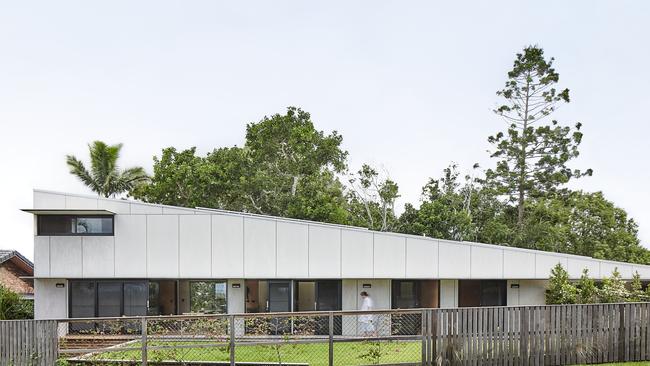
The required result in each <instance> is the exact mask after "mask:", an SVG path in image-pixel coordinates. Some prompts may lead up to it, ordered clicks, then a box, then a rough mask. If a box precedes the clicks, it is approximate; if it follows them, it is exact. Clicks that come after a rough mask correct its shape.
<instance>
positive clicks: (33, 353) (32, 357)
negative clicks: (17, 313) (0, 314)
mask: <svg viewBox="0 0 650 366" xmlns="http://www.w3.org/2000/svg"><path fill="white" fill-rule="evenodd" d="M57 343H58V336H57V322H56V321H55V320H4V321H0V365H2V366H18V365H25V366H37V365H38V366H40V365H42V366H52V365H54V364H55V363H56V359H57V355H58V352H57Z"/></svg>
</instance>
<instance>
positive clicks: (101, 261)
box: [81, 236, 115, 278]
mask: <svg viewBox="0 0 650 366" xmlns="http://www.w3.org/2000/svg"><path fill="white" fill-rule="evenodd" d="M81 245H82V252H83V276H84V277H85V278H101V277H114V276H115V237H113V236H84V237H83V240H82V241H81Z"/></svg>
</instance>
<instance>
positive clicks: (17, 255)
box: [0, 249, 34, 271]
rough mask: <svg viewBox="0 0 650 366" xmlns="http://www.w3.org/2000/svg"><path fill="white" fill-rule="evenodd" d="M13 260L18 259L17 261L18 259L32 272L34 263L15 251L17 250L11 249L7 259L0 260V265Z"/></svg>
mask: <svg viewBox="0 0 650 366" xmlns="http://www.w3.org/2000/svg"><path fill="white" fill-rule="evenodd" d="M13 258H18V259H20V261H22V262H23V263H25V264H26V265H27V266H28V267H29V268H31V269H32V271H33V270H34V263H33V262H32V261H30V260H29V259H28V258H27V257H25V256H24V255H22V254H20V252H19V251H17V250H13V249H11V254H10V255H9V256H8V257H6V258H5V259H2V260H0V264H1V263H4V262H7V261H9V260H12V259H13Z"/></svg>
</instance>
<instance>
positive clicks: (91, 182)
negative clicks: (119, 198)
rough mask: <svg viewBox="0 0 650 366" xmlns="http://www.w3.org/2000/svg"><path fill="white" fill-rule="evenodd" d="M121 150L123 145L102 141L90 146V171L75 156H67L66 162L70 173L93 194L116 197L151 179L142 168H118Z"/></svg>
mask: <svg viewBox="0 0 650 366" xmlns="http://www.w3.org/2000/svg"><path fill="white" fill-rule="evenodd" d="M121 149H122V144H116V145H107V144H106V143H104V142H102V141H94V142H92V143H91V144H89V145H88V150H89V152H90V170H88V169H87V168H86V166H85V165H84V163H83V162H81V161H80V160H79V159H77V158H76V157H75V156H73V155H67V156H66V162H67V164H68V167H69V168H70V173H71V174H73V175H75V176H77V178H79V179H80V180H81V181H82V182H83V183H84V184H85V185H86V186H88V187H89V188H90V189H92V190H93V192H95V193H97V194H98V195H100V196H103V197H114V196H115V195H117V194H120V193H122V192H126V191H129V190H132V189H134V188H135V187H137V186H139V185H141V184H143V183H146V182H147V181H148V179H149V178H148V176H147V174H146V173H145V171H144V169H143V168H141V167H133V168H128V169H124V170H120V169H119V168H118V165H117V160H118V159H119V157H120V150H121Z"/></svg>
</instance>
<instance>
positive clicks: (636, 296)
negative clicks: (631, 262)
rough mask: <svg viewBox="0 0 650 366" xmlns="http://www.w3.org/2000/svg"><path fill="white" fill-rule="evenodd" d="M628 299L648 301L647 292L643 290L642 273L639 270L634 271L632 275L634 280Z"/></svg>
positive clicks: (630, 300)
mask: <svg viewBox="0 0 650 366" xmlns="http://www.w3.org/2000/svg"><path fill="white" fill-rule="evenodd" d="M627 301H629V302H642V301H647V297H646V294H645V293H644V292H643V283H642V282H641V275H639V272H634V276H632V282H631V283H630V293H629V296H628V298H627Z"/></svg>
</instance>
